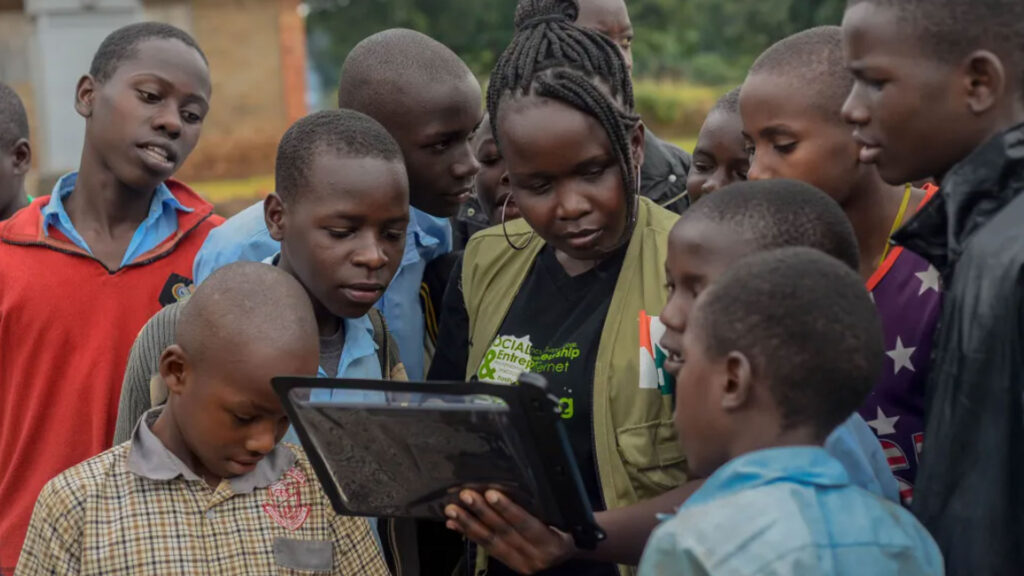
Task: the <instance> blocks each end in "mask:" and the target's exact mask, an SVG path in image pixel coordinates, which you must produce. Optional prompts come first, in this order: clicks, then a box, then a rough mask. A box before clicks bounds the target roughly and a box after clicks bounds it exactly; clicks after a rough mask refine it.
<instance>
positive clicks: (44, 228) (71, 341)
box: [0, 23, 219, 573]
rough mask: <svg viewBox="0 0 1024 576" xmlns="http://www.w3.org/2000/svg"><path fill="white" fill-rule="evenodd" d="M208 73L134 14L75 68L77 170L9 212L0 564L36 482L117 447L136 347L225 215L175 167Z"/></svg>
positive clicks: (192, 134) (1, 359) (2, 253)
mask: <svg viewBox="0 0 1024 576" xmlns="http://www.w3.org/2000/svg"><path fill="white" fill-rule="evenodd" d="M210 92H211V90H210V72H209V67H208V65H207V62H206V57H205V56H204V55H203V53H202V51H201V50H200V49H199V47H198V45H197V44H196V42H195V40H193V39H192V38H191V37H190V36H189V35H188V34H186V33H185V32H182V31H181V30H179V29H177V28H174V27H173V26H168V25H164V24H156V23H142V24H134V25H131V26H127V27H124V28H121V29H119V30H116V31H115V32H113V33H112V34H110V36H108V37H107V38H106V39H105V40H104V41H103V43H102V44H101V45H100V47H99V49H98V50H97V52H96V55H95V56H94V58H93V61H92V66H91V67H90V70H89V73H88V74H87V75H85V76H83V77H82V78H81V79H80V80H79V81H78V86H77V89H76V93H75V109H76V110H77V111H78V113H79V114H81V115H82V117H84V118H85V122H86V129H85V144H84V146H83V150H82V160H81V165H80V168H79V171H78V172H73V173H71V174H68V175H66V176H64V177H63V178H61V179H60V181H58V183H57V185H56V186H55V187H54V190H53V193H52V195H51V196H44V197H42V198H38V199H36V200H35V201H34V202H33V203H32V204H30V205H29V206H28V207H26V208H25V209H23V210H22V211H20V212H19V213H18V214H17V215H16V216H15V217H13V218H11V219H10V220H7V221H6V222H4V223H3V224H0V342H2V343H3V346H0V502H3V512H2V513H0V573H2V572H4V571H5V570H9V569H12V568H13V566H14V565H15V564H16V562H17V560H18V551H19V550H20V548H21V544H22V540H23V539H24V536H25V529H26V527H27V525H28V521H29V517H30V515H31V513H32V506H33V504H34V503H35V500H36V497H37V496H38V495H39V491H40V489H41V488H42V487H43V485H44V484H45V483H46V482H47V481H48V480H50V478H52V477H54V476H56V475H57V474H58V473H59V472H61V471H62V470H64V469H65V468H67V467H69V466H72V465H74V464H76V463H78V462H80V461H82V460H85V459H86V458H89V457H91V456H94V455H96V454H98V453H99V452H101V451H103V450H104V449H106V448H109V447H110V443H111V438H112V435H113V432H114V422H115V419H116V416H117V401H118V393H119V392H120V384H121V380H122V376H123V371H124V366H125V361H126V359H127V357H128V351H129V349H130V348H131V345H132V342H133V340H134V339H135V335H136V334H137V333H138V331H139V329H140V328H142V326H143V324H145V322H146V320H147V319H149V317H150V316H152V315H153V314H155V313H156V312H157V311H159V310H160V308H161V307H162V306H165V305H167V304H169V303H171V302H175V301H176V300H177V299H179V298H180V297H182V296H183V295H185V294H187V293H188V290H189V285H190V284H191V280H190V276H191V271H192V260H193V258H194V257H195V253H196V251H197V250H198V249H199V247H200V246H201V245H202V243H203V240H204V239H205V238H206V235H207V234H208V233H209V231H210V230H211V229H212V228H213V227H214V226H216V224H217V223H219V219H218V218H217V217H215V216H213V215H212V211H213V207H212V206H211V205H210V204H209V203H207V202H205V201H204V200H203V199H201V198H200V197H199V196H198V195H196V194H195V192H193V191H192V190H190V189H189V188H188V187H187V186H185V185H183V184H181V183H179V182H177V181H174V180H171V179H170V178H171V175H172V174H174V172H175V171H176V170H177V169H178V168H179V167H180V166H181V164H182V163H183V162H184V161H185V159H186V158H187V157H188V155H189V153H191V152H192V150H193V148H195V145H196V143H197V142H198V140H199V131H200V129H201V128H202V125H203V118H204V117H205V116H206V113H207V111H208V110H209V102H210Z"/></svg>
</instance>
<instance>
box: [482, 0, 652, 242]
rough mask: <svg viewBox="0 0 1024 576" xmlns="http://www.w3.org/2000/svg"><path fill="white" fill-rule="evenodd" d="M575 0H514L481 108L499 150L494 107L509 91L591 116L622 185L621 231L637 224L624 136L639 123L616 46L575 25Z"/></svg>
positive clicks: (634, 188)
mask: <svg viewBox="0 0 1024 576" xmlns="http://www.w3.org/2000/svg"><path fill="white" fill-rule="evenodd" d="M578 15H579V4H578V3H577V0H520V1H519V4H518V6H517V7H516V15H515V28H516V32H515V35H514V36H513V37H512V41H511V43H510V44H509V46H508V48H506V49H505V51H504V52H503V53H502V55H501V57H500V58H499V59H498V62H497V64H496V65H495V67H494V71H493V72H492V74H491V82H490V85H489V86H488V87H487V111H488V113H489V114H490V118H491V129H492V131H493V133H494V139H495V141H496V142H497V143H498V146H499V148H500V146H501V139H500V137H499V133H498V108H499V106H500V105H501V103H502V101H503V100H504V99H506V98H508V97H519V96H526V95H536V96H541V97H544V98H551V99H553V100H558V101H559V102H563V103H565V104H567V105H569V106H572V107H573V108H576V109H577V110H579V111H580V112H583V113H584V114H587V115H588V116H592V117H593V118H595V119H596V120H597V121H598V122H600V123H601V126H602V127H603V128H604V130H605V132H606V133H607V134H608V139H609V140H611V143H612V149H613V151H614V153H615V157H616V159H617V160H618V161H619V170H620V172H621V173H622V183H623V185H624V186H625V191H626V197H627V202H626V210H627V212H626V218H627V225H626V232H625V235H624V237H623V239H622V241H621V242H620V244H619V246H621V245H622V244H625V243H626V242H628V241H629V237H630V236H631V235H632V233H633V227H634V226H635V224H636V206H637V198H636V196H637V189H638V185H639V183H638V181H637V177H638V175H637V173H636V172H635V169H634V167H633V157H632V153H631V152H632V150H631V147H630V137H631V134H632V131H633V129H634V128H636V126H637V124H638V123H639V122H640V117H639V116H638V115H637V114H636V112H635V111H634V108H635V104H634V100H633V83H632V80H631V78H630V74H629V70H628V69H627V67H626V62H625V59H624V58H623V56H622V52H621V51H620V49H619V47H618V46H616V45H615V43H614V42H612V40H611V39H609V38H608V37H607V36H605V35H603V34H601V33H599V32H596V31H593V30H588V29H585V28H580V27H579V26H576V25H575V24H574V22H575V21H576V17H577V16H578Z"/></svg>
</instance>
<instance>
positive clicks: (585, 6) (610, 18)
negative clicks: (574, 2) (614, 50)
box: [576, 0, 633, 71]
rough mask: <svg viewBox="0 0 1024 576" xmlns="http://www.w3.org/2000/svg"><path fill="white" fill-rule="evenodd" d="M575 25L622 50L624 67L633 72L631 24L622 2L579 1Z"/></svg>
mask: <svg viewBox="0 0 1024 576" xmlns="http://www.w3.org/2000/svg"><path fill="white" fill-rule="evenodd" d="M579 5H580V13H579V16H577V17H576V25H577V26H579V27H580V28H587V29H590V30H594V31H597V32H600V33H601V34H604V35H605V36H607V37H609V38H611V39H612V42H615V44H616V45H617V46H618V47H619V49H620V50H622V55H623V57H624V58H625V59H626V67H627V68H629V70H630V71H632V70H633V23H632V22H630V20H629V10H628V9H626V3H625V2H624V0H580V3H579Z"/></svg>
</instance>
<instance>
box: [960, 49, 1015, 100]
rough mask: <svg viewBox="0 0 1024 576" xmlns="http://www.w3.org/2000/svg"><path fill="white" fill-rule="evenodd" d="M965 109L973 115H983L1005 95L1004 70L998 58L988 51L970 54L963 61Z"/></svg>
mask: <svg viewBox="0 0 1024 576" xmlns="http://www.w3.org/2000/svg"><path fill="white" fill-rule="evenodd" d="M963 67H964V70H963V72H964V83H965V84H966V85H965V88H966V92H965V93H966V95H967V107H968V109H970V111H971V113H972V114H974V115H980V114H984V113H985V112H988V111H989V110H991V109H992V108H993V107H995V106H997V105H998V104H999V103H1000V101H1002V99H1003V97H1004V95H1005V93H1006V80H1007V78H1006V69H1005V68H1004V67H1003V62H1002V61H1001V60H1000V59H999V57H998V56H996V55H995V54H993V53H991V52H989V51H988V50H977V51H975V52H972V53H971V54H970V55H969V56H967V58H966V59H965V60H964V64H963Z"/></svg>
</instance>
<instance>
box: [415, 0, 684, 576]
mask: <svg viewBox="0 0 1024 576" xmlns="http://www.w3.org/2000/svg"><path fill="white" fill-rule="evenodd" d="M578 10H579V7H578V5H577V3H576V1H575V0H521V1H520V3H519V6H518V8H517V10H516V16H515V24H516V34H515V37H514V38H513V39H512V42H511V44H510V45H509V47H508V48H507V49H506V50H505V52H504V53H503V54H502V56H501V58H500V59H499V60H498V64H497V66H496V68H495V70H494V72H493V74H492V76H491V84H490V87H489V89H488V93H487V107H488V111H489V113H490V121H491V124H492V129H493V133H494V136H495V139H496V140H497V143H498V146H499V148H500V150H501V154H502V156H503V158H504V159H505V162H506V168H507V171H508V178H509V182H510V184H511V188H512V194H511V196H512V197H514V201H515V203H516V205H517V206H518V208H519V212H520V215H521V216H522V219H519V220H509V219H506V220H505V221H504V222H503V223H502V224H501V225H498V226H495V227H494V228H491V229H488V230H484V231H482V232H478V233H477V234H476V235H475V236H474V237H473V238H472V239H471V240H470V242H469V244H468V246H467V248H466V253H465V259H464V263H463V265H462V267H461V268H457V269H456V270H455V273H454V274H453V276H452V282H451V284H450V285H449V289H448V292H447V294H446V296H445V303H444V314H443V316H442V317H443V318H444V320H443V322H442V325H441V330H440V339H439V342H438V351H437V355H436V356H435V359H434V366H433V367H432V369H431V379H452V378H455V379H462V377H463V376H465V377H466V378H467V379H469V380H483V381H492V382H500V383H512V382H514V381H515V380H516V378H517V377H518V375H519V374H520V373H521V372H523V371H524V370H528V371H530V372H534V373H538V374H541V375H542V376H544V377H545V378H546V379H547V380H548V383H549V386H550V391H551V393H553V394H554V395H555V396H556V397H559V398H560V401H561V407H562V417H563V418H564V419H565V424H566V429H567V431H568V434H569V439H570V444H571V446H572V449H573V452H574V454H575V457H576V460H577V461H578V462H579V464H580V469H581V473H582V476H583V481H584V485H585V487H586V489H587V492H588V496H589V498H590V501H591V503H592V505H593V507H594V509H595V510H596V511H598V517H597V520H598V522H599V523H600V524H601V525H602V527H603V528H604V529H605V531H606V532H607V533H608V538H607V540H605V541H604V542H603V543H602V544H601V546H600V547H599V548H598V550H597V551H595V552H593V553H588V554H589V557H588V558H587V559H583V558H582V555H580V556H581V557H574V556H577V553H576V550H575V548H574V546H573V544H572V540H571V538H569V537H568V536H566V535H564V534H561V533H559V532H557V531H555V530H552V529H550V528H548V527H547V526H544V525H543V524H542V523H540V522H539V521H538V520H536V519H534V518H531V517H528V516H527V515H526V514H525V512H523V511H522V510H521V509H518V507H516V506H515V505H514V504H512V503H511V502H510V501H509V500H508V499H507V498H504V497H503V496H501V495H499V494H497V493H492V492H489V493H487V494H486V496H487V501H491V498H492V497H495V498H497V500H496V501H495V502H492V503H491V505H490V506H489V505H488V504H487V501H485V500H484V497H483V495H480V494H477V493H473V492H466V493H465V494H463V495H462V496H463V497H464V498H463V502H465V504H466V505H465V507H464V509H463V508H460V507H457V506H452V507H450V508H449V510H448V511H447V512H448V513H449V515H450V517H452V520H451V521H449V523H448V525H449V528H452V529H455V530H458V531H460V532H462V533H463V534H465V535H466V536H467V537H469V538H470V539H471V540H474V541H476V542H478V543H479V544H481V546H480V548H482V549H483V550H484V551H486V552H487V553H488V554H490V555H491V556H492V557H495V558H497V559H499V560H501V561H502V562H504V563H505V565H499V563H498V562H495V561H492V562H491V563H490V564H491V565H490V571H489V574H491V575H492V576H493V575H496V574H506V573H509V572H508V571H509V568H511V569H513V570H514V571H516V572H520V573H523V572H526V573H530V572H537V571H540V570H543V569H546V568H549V567H551V566H557V565H559V564H561V565H560V566H557V567H556V568H553V569H551V570H547V571H545V572H544V573H545V574H573V575H585V576H589V575H598V574H600V575H614V574H616V568H615V566H614V563H621V564H635V563H636V562H637V560H638V559H639V557H640V553H641V552H642V549H643V544H644V541H645V540H646V538H647V535H648V534H650V532H651V530H652V529H653V528H654V525H655V524H656V514H657V513H659V512H671V511H672V510H673V509H674V508H675V506H677V505H678V504H680V503H681V502H682V501H683V500H684V499H685V496H686V495H687V494H689V492H690V491H692V489H691V488H690V487H689V486H687V485H686V482H687V476H686V467H685V459H684V457H683V454H682V452H681V449H680V448H679V444H678V442H677V439H676V435H675V432H674V430H673V426H672V409H673V390H672V386H671V384H670V383H669V382H668V381H666V380H665V379H664V378H663V377H662V376H661V374H662V373H663V371H662V370H661V369H660V362H661V360H662V359H663V358H664V356H663V353H662V352H661V351H660V349H659V348H657V347H656V346H655V345H652V343H657V342H658V340H659V339H660V326H661V325H660V322H658V320H657V318H656V315H657V314H658V312H659V311H660V310H661V309H662V307H663V306H664V304H665V301H666V296H667V294H666V289H665V284H666V279H665V271H664V263H665V256H666V250H667V242H668V234H669V230H670V229H671V227H672V225H673V223H674V222H675V220H676V215H675V214H673V213H671V212H669V211H667V210H665V209H662V208H660V207H659V206H657V205H656V204H655V203H653V202H652V201H650V200H649V199H647V198H642V197H639V195H638V193H637V188H638V171H639V169H640V166H641V164H642V162H643V143H644V128H643V125H642V124H641V123H640V120H639V117H638V116H637V115H636V113H635V111H634V104H633V87H632V84H631V81H630V75H629V70H628V68H627V65H626V62H625V60H624V59H623V55H622V53H621V51H620V49H619V48H618V47H617V46H616V45H615V44H614V43H613V42H612V41H611V40H609V39H608V38H607V37H605V36H604V35H602V34H600V33H598V32H595V31H592V30H587V29H583V28H580V27H577V26H576V25H575V24H574V21H575V20H576V16H577V14H578ZM638 326H639V329H638ZM452 515H454V516H452ZM499 515H500V516H502V517H503V518H505V520H507V522H506V521H505V520H501V519H500V518H498V516H499ZM513 519H518V520H516V521H513ZM496 522H497V523H496ZM488 526H490V527H495V526H497V527H498V528H496V529H491V528H488ZM499 532H500V534H499ZM484 558H486V556H484ZM485 561H486V560H483V561H478V565H481V566H482V565H483V564H484V562H485ZM506 566H507V567H506Z"/></svg>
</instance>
